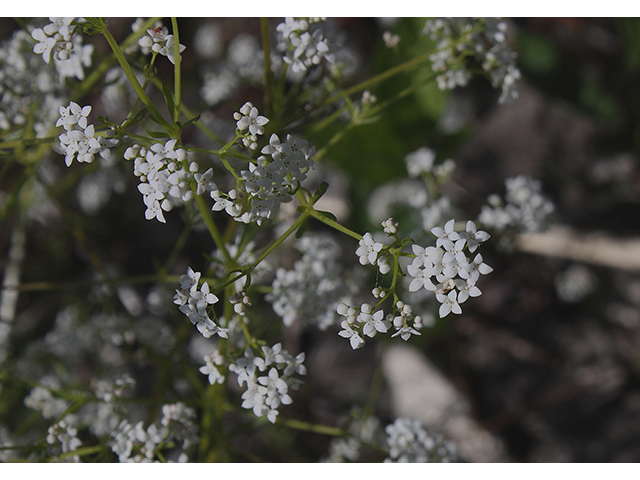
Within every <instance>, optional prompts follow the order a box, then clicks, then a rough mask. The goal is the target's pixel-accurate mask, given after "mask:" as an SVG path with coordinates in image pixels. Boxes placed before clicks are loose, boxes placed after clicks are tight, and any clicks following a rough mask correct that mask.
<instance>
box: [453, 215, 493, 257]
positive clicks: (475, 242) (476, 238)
mask: <svg viewBox="0 0 640 480" xmlns="http://www.w3.org/2000/svg"><path fill="white" fill-rule="evenodd" d="M490 237H491V235H489V234H488V233H487V232H484V231H482V230H478V229H477V227H476V224H475V223H474V222H472V221H471V220H469V221H467V228H466V231H464V232H461V233H460V238H465V239H466V240H467V246H468V247H469V252H471V253H473V252H475V251H476V249H477V248H478V246H479V245H480V244H481V243H484V242H486V241H487V240H489V238H490Z"/></svg>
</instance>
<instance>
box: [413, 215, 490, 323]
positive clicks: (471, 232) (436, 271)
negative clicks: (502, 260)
mask: <svg viewBox="0 0 640 480" xmlns="http://www.w3.org/2000/svg"><path fill="white" fill-rule="evenodd" d="M431 233H433V234H434V235H435V236H436V237H437V240H436V245H435V246H428V247H426V248H425V247H422V246H420V245H416V244H414V245H412V246H411V249H412V251H413V254H414V255H415V257H414V259H413V262H412V263H411V264H410V265H409V266H408V267H407V273H408V274H409V276H410V277H411V283H410V284H409V291H410V292H415V291H418V290H420V289H421V288H424V289H425V290H428V291H431V292H434V293H435V296H436V299H437V300H438V301H439V302H440V304H441V305H440V309H439V311H438V313H439V315H440V318H443V317H446V316H447V315H448V314H449V313H451V312H453V313H455V314H460V313H462V308H461V307H460V303H463V302H464V301H466V300H467V299H468V298H469V297H477V296H479V295H480V294H481V293H482V292H481V291H480V289H479V288H478V287H477V286H476V282H477V281H478V278H479V277H480V274H483V275H485V274H487V273H490V272H491V271H493V269H492V268H491V267H490V266H489V265H487V264H486V263H484V262H483V259H482V255H481V254H479V253H478V254H477V255H476V256H475V257H474V259H473V260H471V261H470V260H469V258H468V257H467V256H466V253H465V249H468V251H469V252H470V253H473V252H475V251H476V249H477V248H478V246H479V245H480V244H481V243H483V242H484V241H486V240H487V239H488V238H489V234H488V233H486V232H484V231H481V230H480V231H478V230H477V228H476V225H475V223H473V222H472V221H471V220H469V221H468V222H467V223H466V230H465V231H461V232H458V231H456V230H455V220H454V219H451V220H449V221H448V222H447V223H446V224H445V226H444V228H442V227H434V228H433V229H431ZM456 277H457V278H456ZM434 279H435V282H436V283H434V282H433V281H432V280H434Z"/></svg>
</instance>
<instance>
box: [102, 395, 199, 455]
mask: <svg viewBox="0 0 640 480" xmlns="http://www.w3.org/2000/svg"><path fill="white" fill-rule="evenodd" d="M162 415H163V416H162V418H161V419H160V421H156V422H154V423H152V424H150V425H149V426H148V427H147V428H146V429H145V428H144V423H143V422H142V421H139V422H138V423H136V425H135V426H134V425H132V424H131V423H129V421H128V420H126V419H125V420H122V422H120V424H119V425H118V427H117V428H116V430H115V431H114V432H113V433H112V436H113V439H112V440H111V442H110V443H111V450H112V451H113V452H114V453H115V454H116V455H118V460H119V461H120V462H121V463H124V462H127V463H130V462H136V463H149V462H159V461H160V460H159V458H160V457H159V458H156V456H157V454H158V450H160V449H162V448H163V447H164V446H165V445H166V444H167V443H168V442H169V441H176V442H180V441H181V442H182V443H181V445H180V447H181V450H182V452H181V453H180V456H179V457H178V460H179V461H181V462H186V461H187V460H188V457H187V455H186V453H185V452H184V450H186V449H187V448H189V447H190V446H191V445H192V444H195V443H197V441H198V437H197V426H196V425H195V424H194V423H193V419H194V418H195V411H194V410H193V409H191V408H189V407H187V406H185V405H184V404H182V403H180V402H178V403H175V404H168V405H163V406H162Z"/></svg>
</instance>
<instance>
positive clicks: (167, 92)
mask: <svg viewBox="0 0 640 480" xmlns="http://www.w3.org/2000/svg"><path fill="white" fill-rule="evenodd" d="M162 93H163V95H164V100H165V102H167V108H168V109H169V111H170V112H173V110H174V108H175V102H174V101H173V92H172V91H171V87H170V86H169V84H167V83H166V82H162Z"/></svg>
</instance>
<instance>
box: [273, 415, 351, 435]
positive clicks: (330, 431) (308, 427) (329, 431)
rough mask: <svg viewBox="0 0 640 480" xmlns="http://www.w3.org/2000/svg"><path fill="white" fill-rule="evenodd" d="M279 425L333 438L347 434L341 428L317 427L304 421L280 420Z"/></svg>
mask: <svg viewBox="0 0 640 480" xmlns="http://www.w3.org/2000/svg"><path fill="white" fill-rule="evenodd" d="M277 423H279V424H281V425H284V426H285V427H289V428H295V429H296V430H303V431H305V432H313V433H319V434H321V435H331V436H333V437H341V436H343V435H344V433H345V432H344V431H343V430H342V429H341V428H338V427H330V426H328V425H316V424H313V423H308V422H303V421H302V420H295V419H287V418H279V419H278V421H277Z"/></svg>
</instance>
